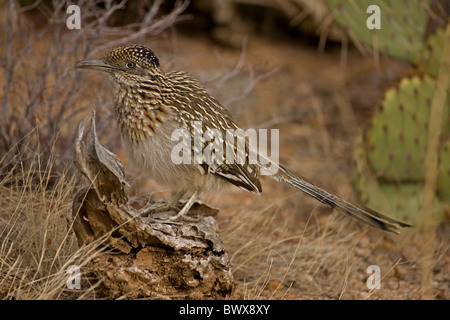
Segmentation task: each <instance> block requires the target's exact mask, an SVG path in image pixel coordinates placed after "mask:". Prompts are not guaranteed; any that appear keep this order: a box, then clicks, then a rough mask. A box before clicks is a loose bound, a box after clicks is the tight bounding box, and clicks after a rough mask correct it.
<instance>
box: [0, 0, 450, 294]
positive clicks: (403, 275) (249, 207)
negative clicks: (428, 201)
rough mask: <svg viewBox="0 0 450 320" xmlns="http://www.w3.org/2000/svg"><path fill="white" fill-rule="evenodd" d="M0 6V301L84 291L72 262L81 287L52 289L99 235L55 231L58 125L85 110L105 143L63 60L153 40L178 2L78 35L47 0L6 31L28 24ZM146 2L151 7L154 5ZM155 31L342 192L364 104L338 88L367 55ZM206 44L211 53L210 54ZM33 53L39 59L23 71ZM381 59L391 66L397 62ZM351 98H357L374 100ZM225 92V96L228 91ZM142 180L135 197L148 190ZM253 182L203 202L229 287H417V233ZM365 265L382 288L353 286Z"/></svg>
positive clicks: (438, 256)
mask: <svg viewBox="0 0 450 320" xmlns="http://www.w3.org/2000/svg"><path fill="white" fill-rule="evenodd" d="M11 2H13V1H11ZM11 2H9V3H11ZM3 3H4V5H1V6H0V15H1V16H5V17H6V19H2V20H1V21H2V22H0V25H1V28H2V30H6V32H5V33H7V32H10V33H9V35H10V36H9V37H8V36H7V34H5V35H6V36H7V37H5V39H6V38H9V39H13V43H12V46H11V48H10V52H13V53H16V54H15V55H11V53H10V57H9V58H7V56H8V53H7V51H8V49H7V48H8V46H7V45H6V41H5V39H3V38H2V39H1V40H0V41H2V42H1V46H0V48H1V49H0V57H1V59H4V60H5V61H9V62H8V63H6V65H5V71H6V72H5V75H8V74H10V76H9V78H8V77H1V76H0V85H1V86H2V87H3V88H5V87H7V88H9V90H6V91H7V92H8V97H5V94H4V93H2V99H3V100H2V101H5V103H4V104H3V106H5V105H6V106H7V111H5V107H3V109H2V112H4V113H7V114H9V118H5V117H3V118H1V120H0V129H1V130H2V131H1V132H0V150H1V153H0V157H1V158H0V173H1V175H0V298H3V299H75V298H78V299H85V298H92V299H95V298H98V297H97V296H96V294H95V287H96V285H97V284H96V282H95V281H94V280H91V279H90V277H89V274H88V272H87V271H86V270H84V271H85V273H84V274H83V275H82V279H84V281H83V283H82V290H76V291H71V290H68V289H67V286H66V281H67V277H68V275H67V273H66V270H67V268H68V266H69V265H72V264H73V265H78V266H81V267H83V266H85V265H86V263H87V262H88V261H89V260H90V259H91V258H92V257H93V255H95V254H98V251H96V248H97V245H98V244H99V243H96V244H93V245H92V246H89V247H83V248H81V249H80V248H78V245H77V243H76V239H75V237H74V235H73V234H72V233H70V232H69V227H70V221H71V219H70V216H71V206H72V200H73V196H74V194H75V193H76V191H77V188H78V187H79V184H78V182H79V176H77V175H76V174H74V170H72V169H73V166H72V165H69V163H71V159H72V152H73V148H72V144H71V141H72V135H73V134H75V131H76V130H75V129H74V125H73V124H74V123H78V122H77V121H76V120H77V119H80V118H82V117H84V116H85V115H86V113H87V109H89V108H92V107H95V108H97V110H98V115H99V116H100V117H101V118H102V122H101V124H100V125H99V128H98V130H99V136H100V139H101V141H102V142H103V143H104V144H105V145H106V146H107V147H108V148H111V147H112V149H113V150H115V149H114V148H117V144H116V143H115V142H114V141H115V140H116V139H117V131H116V130H114V128H115V127H114V125H113V122H112V120H113V112H112V104H111V103H112V101H111V99H110V97H109V96H108V91H107V90H103V89H104V87H102V85H100V84H99V83H98V82H96V81H97V78H95V76H94V77H92V78H91V76H86V75H84V76H83V77H84V78H83V79H81V77H80V76H79V75H77V74H75V72H74V70H73V65H74V63H75V61H76V60H78V59H82V58H84V57H86V56H88V55H89V56H92V57H94V56H99V55H100V54H102V53H103V52H104V50H105V49H107V48H109V47H110V46H112V45H113V44H119V43H125V42H139V41H142V42H143V43H145V44H148V43H150V42H152V41H154V40H155V39H160V38H158V37H159V36H160V35H161V34H162V33H163V31H164V30H166V29H168V28H171V27H172V26H173V24H174V23H175V22H176V21H177V19H179V18H180V16H181V14H182V8H183V5H184V2H178V3H179V6H178V7H175V8H174V10H173V11H172V14H171V15H168V16H167V17H166V18H164V16H163V17H160V16H151V15H148V16H146V17H147V18H145V17H144V18H143V19H144V20H145V21H146V24H142V25H139V24H134V25H131V26H128V27H127V28H128V29H127V28H125V29H123V30H122V29H121V28H118V27H117V28H114V27H111V26H109V25H108V24H107V23H106V20H107V19H106V18H105V19H103V20H102V19H99V20H98V21H96V20H95V19H93V20H92V21H91V22H90V25H89V28H90V29H88V30H90V31H89V32H87V33H78V34H75V33H72V32H69V33H67V31H65V30H63V28H64V25H63V27H61V26H60V25H59V26H58V23H60V24H61V22H64V23H65V20H64V18H65V12H64V10H62V9H63V7H59V11H56V12H54V13H53V15H54V16H53V17H54V20H53V22H52V23H54V25H53V26H47V27H43V28H42V29H41V31H40V32H39V33H37V34H31V35H30V34H26V33H23V32H20V31H21V30H28V29H31V28H30V22H29V21H27V20H26V19H25V17H24V16H23V15H21V14H19V13H17V14H15V15H14V17H11V15H10V14H8V4H7V3H6V2H3ZM105 3H106V5H105V8H103V9H101V8H100V7H95V6H94V7H93V6H89V5H88V2H86V7H85V8H88V9H89V8H90V9H89V10H85V11H84V13H83V14H84V15H85V16H89V15H90V16H91V18H92V17H100V18H101V17H107V16H110V15H112V13H113V12H114V11H115V10H117V9H118V8H120V6H123V5H124V2H120V3H119V4H116V5H113V2H112V1H106V2H105ZM114 3H116V2H114ZM152 3H153V4H154V6H155V7H154V8H155V10H157V9H158V8H157V7H159V5H160V4H161V2H160V1H154V2H152ZM14 10H18V9H17V8H15V9H14ZM147 12H151V10H149V11H147ZM155 22H156V23H155ZM8 23H10V24H11V26H12V27H13V28H12V29H10V28H8V26H7V24H8ZM155 24H156V26H157V27H158V28H156V29H154V28H153V26H155ZM53 27H54V29H52V28H53ZM8 30H9V31H8ZM44 31H45V32H44ZM98 34H100V36H98ZM130 35H131V36H130ZM166 35H167V34H166ZM168 35H169V37H167V38H166V39H167V40H169V41H160V40H158V41H159V42H155V43H154V44H155V45H157V46H160V47H165V48H169V49H168V51H170V52H172V51H174V52H177V51H180V48H182V50H181V52H179V54H178V58H176V59H177V60H176V62H175V64H176V66H177V68H180V69H185V70H187V71H189V72H192V73H194V74H195V75H196V76H198V77H199V78H200V79H201V80H202V81H203V82H205V80H206V82H209V89H211V88H212V90H210V91H213V93H214V95H215V96H218V97H219V100H220V101H225V100H226V99H230V100H228V102H229V103H230V105H229V107H230V109H231V110H232V112H233V113H234V114H237V115H238V116H239V118H240V119H241V121H240V123H241V124H242V125H243V126H246V125H247V126H256V127H258V126H259V127H261V126H268V127H271V126H274V127H275V126H277V127H281V130H280V133H281V141H280V144H281V150H280V152H281V156H280V159H281V160H282V162H284V163H285V164H286V165H287V166H288V167H290V168H291V169H292V170H294V171H297V172H299V173H307V174H305V175H307V176H309V177H310V178H312V179H317V180H318V181H321V183H323V184H324V185H327V186H330V187H332V188H333V187H334V189H337V190H340V193H341V194H342V195H344V196H347V197H349V198H351V196H352V188H351V184H350V181H349V179H348V176H349V171H350V169H349V163H350V161H351V149H352V141H353V140H352V138H353V137H354V136H355V135H356V134H357V133H358V132H359V130H360V129H361V128H360V127H359V125H360V123H361V122H363V123H364V121H367V110H366V112H365V111H364V110H362V111H361V112H359V113H358V112H357V111H356V112H355V111H354V109H352V108H351V106H352V103H353V102H354V101H352V102H351V101H350V98H349V97H348V94H347V92H349V87H348V83H351V82H352V81H353V82H358V81H359V82H361V83H363V82H365V81H361V78H363V79H364V76H363V75H366V77H367V78H369V76H367V74H369V75H370V78H371V79H372V78H376V77H379V78H380V79H381V81H386V80H385V78H382V77H380V76H379V74H378V73H377V72H378V71H377V70H375V71H374V70H373V65H372V62H371V61H370V59H369V61H368V62H367V60H368V59H362V58H361V57H359V58H355V52H354V51H352V50H351V48H350V49H349V50H348V51H346V53H345V54H346V57H348V59H349V61H350V60H351V59H353V60H351V62H352V63H351V64H350V63H349V64H348V65H347V69H345V70H344V69H342V68H341V66H342V65H340V62H341V56H340V53H338V54H333V53H327V52H326V51H325V53H323V54H322V55H318V54H317V52H316V51H315V49H314V48H313V49H312V48H308V47H306V48H305V47H303V46H301V45H298V44H285V43H281V42H279V43H274V41H273V40H270V41H267V40H261V39H258V38H257V37H255V38H251V39H250V40H249V41H248V46H247V47H246V48H247V49H246V51H241V52H236V51H232V50H225V49H221V50H217V48H216V47H213V46H212V45H211V43H209V42H207V41H205V39H204V38H202V39H199V38H191V37H190V36H185V35H178V37H175V36H174V37H170V36H171V35H172V34H170V33H169V34H168ZM27 36H28V37H27ZM130 37H131V38H130ZM111 41H112V42H111ZM163 42H164V43H163ZM168 42H169V43H170V44H169V45H167V43H168ZM173 47H175V49H174V48H173ZM49 48H50V49H49ZM94 48H96V49H95V50H94ZM212 48H215V51H214V53H215V55H212V54H211V51H212ZM166 52H167V51H166ZM17 53H18V54H17ZM35 57H38V58H39V59H37V60H39V62H40V64H39V65H37V66H35V67H33V68H32V69H31V70H29V69H27V68H30V66H31V65H32V62H33V58H35ZM164 59H165V60H166V61H164ZM161 60H162V61H164V62H169V63H172V64H173V61H172V62H171V61H167V60H170V59H167V56H166V57H163V59H161ZM248 61H252V62H254V61H256V63H255V64H254V65H252V64H251V63H249V62H248ZM257 61H262V62H261V63H259V64H258V62H257ZM299 61H300V62H301V63H299ZM56 62H57V63H56ZM380 63H381V65H383V64H384V63H385V62H384V61H383V60H381V62H380ZM217 65H219V68H218V67H217ZM286 65H287V67H286ZM280 66H281V67H280ZM368 66H369V67H368ZM391 66H393V68H392V70H394V71H393V73H394V74H395V73H396V72H397V71H395V70H396V69H395V68H396V67H397V65H395V64H391V65H389V67H391ZM165 69H167V68H165ZM169 69H170V68H169ZM217 69H220V72H219V74H217ZM274 70H277V72H276V73H275V74H274V73H273V71H274ZM214 72H216V73H214ZM373 74H375V75H373ZM397 74H398V72H397ZM266 76H267V77H266ZM358 76H360V78H358ZM202 77H203V78H202ZM352 77H354V78H352ZM367 78H365V79H364V80H367ZM260 80H261V82H259V81H260ZM390 80H392V79H390ZM93 84H95V86H93ZM377 84H379V83H375V84H374V83H373V82H370V81H367V84H366V87H364V86H363V84H361V85H360V86H359V87H357V90H358V89H359V90H361V92H362V93H364V94H365V93H368V95H369V96H371V95H370V94H372V93H373V91H374V88H376V87H378V86H377ZM93 88H96V89H93ZM86 89H88V90H86ZM252 90H253V91H252ZM380 90H381V89H380ZM4 92H5V91H4ZM364 94H363V96H364V98H361V100H360V101H359V102H361V104H366V105H369V104H370V102H374V101H376V100H375V99H373V97H372V96H371V97H372V98H370V99H368V98H367V95H364ZM235 95H236V96H239V100H235V99H234V97H235ZM375 98H376V97H375ZM362 100H364V101H362ZM366 100H369V101H366ZM242 106H244V108H243V107H242ZM373 107H375V105H374V106H373ZM369 113H370V110H369ZM261 124H263V125H261ZM286 160H289V161H286ZM154 186H155V187H156V188H159V186H158V185H154ZM143 189H144V190H145V191H142V190H140V191H139V193H140V194H142V193H145V192H147V191H148V190H146V189H145V188H143ZM264 189H265V192H266V194H267V196H266V197H263V198H262V200H256V198H254V197H252V196H251V195H249V194H247V193H245V192H243V191H233V190H232V189H230V190H225V191H224V192H223V193H222V194H221V195H220V196H217V198H218V199H215V201H213V204H217V203H219V205H218V206H219V207H220V208H221V212H220V214H219V216H218V217H217V220H218V222H219V226H220V234H221V236H222V237H223V240H224V242H225V245H226V247H227V250H228V252H229V256H230V259H231V263H232V270H233V273H234V276H235V279H236V280H237V281H238V288H239V290H238V291H239V293H240V297H243V298H248V299H301V298H303V299H309V298H314V299H339V298H342V299H365V298H367V299H420V298H421V297H422V295H421V283H420V281H421V270H420V264H419V263H418V262H419V261H422V260H421V259H422V258H423V256H424V252H423V248H424V242H425V241H426V239H424V237H423V235H422V234H421V231H420V230H412V231H410V232H407V233H406V234H404V235H401V236H400V237H394V238H393V237H391V236H387V235H384V234H382V233H381V232H378V231H373V230H366V229H363V230H364V232H363V231H361V228H360V225H359V224H355V223H354V222H353V221H349V220H348V219H345V218H342V217H341V216H339V215H335V214H332V215H328V213H329V212H325V213H324V212H323V210H322V207H318V206H317V203H316V202H311V200H309V199H308V198H306V197H303V196H302V195H299V193H298V192H296V191H293V190H285V189H283V187H281V186H279V185H276V184H270V183H269V184H264ZM154 190H158V191H159V189H154ZM237 192H239V194H237ZM229 199H232V200H233V201H232V202H230V200H229ZM259 199H261V198H259ZM445 228H446V227H445V226H444V227H442V230H443V231H439V230H436V234H438V239H437V240H436V244H435V247H434V252H435V254H434V256H431V257H428V261H425V262H424V263H425V264H427V265H428V268H427V270H428V272H433V270H435V271H434V273H433V274H432V275H431V277H429V276H430V275H429V274H428V275H426V276H427V277H428V278H431V279H432V280H433V281H434V284H433V288H434V290H435V292H436V294H435V296H436V297H437V298H444V299H445V298H449V297H450V295H449V291H450V290H449V289H448V274H449V267H448V265H449V263H450V261H449V260H450V258H449V254H448V252H449V247H450V245H449V239H448V234H449V233H448V230H447V231H445ZM366 231H367V232H366ZM370 264H379V265H380V267H381V269H382V275H383V280H382V281H383V282H382V283H383V286H384V287H383V290H377V291H370V290H368V289H367V287H366V285H365V280H366V278H367V276H368V275H367V273H366V267H367V266H368V265H370ZM430 270H431V271H430ZM436 270H437V271H436Z"/></svg>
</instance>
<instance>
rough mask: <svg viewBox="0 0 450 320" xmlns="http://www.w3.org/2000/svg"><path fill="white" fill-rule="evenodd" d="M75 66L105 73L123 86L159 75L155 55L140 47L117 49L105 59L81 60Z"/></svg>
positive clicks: (130, 46)
mask: <svg viewBox="0 0 450 320" xmlns="http://www.w3.org/2000/svg"><path fill="white" fill-rule="evenodd" d="M76 66H77V68H80V69H91V70H97V71H102V72H105V73H107V75H108V76H109V78H110V79H111V80H112V81H113V82H115V83H119V84H125V85H128V84H130V83H133V82H134V81H135V80H139V78H146V79H148V78H152V77H154V76H155V75H157V74H159V73H160V71H159V61H158V58H157V57H156V55H155V54H154V53H153V51H151V50H150V49H149V48H147V47H144V46H141V45H129V46H124V47H118V48H115V49H113V50H111V52H109V53H108V55H107V56H106V58H101V59H85V60H81V61H79V62H78V63H77V65H76Z"/></svg>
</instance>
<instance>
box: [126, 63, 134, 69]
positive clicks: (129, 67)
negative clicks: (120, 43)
mask: <svg viewBox="0 0 450 320" xmlns="http://www.w3.org/2000/svg"><path fill="white" fill-rule="evenodd" d="M135 66H136V64H135V63H134V62H131V61H129V62H127V63H126V65H125V67H127V68H128V69H133V68H134V67H135Z"/></svg>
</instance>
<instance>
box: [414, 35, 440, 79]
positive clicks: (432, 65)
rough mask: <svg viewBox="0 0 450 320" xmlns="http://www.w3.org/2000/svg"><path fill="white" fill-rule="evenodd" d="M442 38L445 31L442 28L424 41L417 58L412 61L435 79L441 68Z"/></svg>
mask: <svg viewBox="0 0 450 320" xmlns="http://www.w3.org/2000/svg"><path fill="white" fill-rule="evenodd" d="M444 36H445V30H444V29H443V28H438V29H437V30H436V31H435V32H434V33H433V34H431V35H430V36H429V37H428V38H427V39H426V41H425V45H424V47H423V48H422V50H421V51H419V52H418V55H417V57H416V58H415V59H414V60H415V61H417V63H418V64H419V67H420V68H421V69H423V71H425V72H426V73H429V74H431V75H433V76H435V77H436V76H437V74H438V72H439V68H440V66H441V61H442V53H443V50H444V41H445V40H444Z"/></svg>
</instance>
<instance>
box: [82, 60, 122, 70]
mask: <svg viewBox="0 0 450 320" xmlns="http://www.w3.org/2000/svg"><path fill="white" fill-rule="evenodd" d="M77 68H79V69H92V70H97V71H111V70H112V69H115V67H113V66H111V65H110V64H109V63H107V62H106V61H105V59H84V60H81V61H78V63H77Z"/></svg>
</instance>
